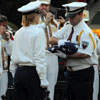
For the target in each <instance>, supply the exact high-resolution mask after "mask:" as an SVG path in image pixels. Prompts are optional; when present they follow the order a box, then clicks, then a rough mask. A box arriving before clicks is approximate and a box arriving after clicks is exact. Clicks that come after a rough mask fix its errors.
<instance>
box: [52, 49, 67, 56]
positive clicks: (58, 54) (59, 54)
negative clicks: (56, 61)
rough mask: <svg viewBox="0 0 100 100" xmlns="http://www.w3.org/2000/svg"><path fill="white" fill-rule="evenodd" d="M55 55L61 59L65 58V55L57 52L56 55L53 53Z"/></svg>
mask: <svg viewBox="0 0 100 100" xmlns="http://www.w3.org/2000/svg"><path fill="white" fill-rule="evenodd" d="M53 54H55V55H56V56H59V57H61V58H67V55H66V54H65V53H63V52H61V51H59V50H57V53H53Z"/></svg>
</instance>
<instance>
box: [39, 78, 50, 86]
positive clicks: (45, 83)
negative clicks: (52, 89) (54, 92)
mask: <svg viewBox="0 0 100 100" xmlns="http://www.w3.org/2000/svg"><path fill="white" fill-rule="evenodd" d="M48 85H49V82H48V81H47V80H46V79H42V80H41V87H42V88H47V87H48Z"/></svg>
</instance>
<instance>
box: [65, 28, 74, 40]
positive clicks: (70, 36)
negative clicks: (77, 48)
mask: <svg viewBox="0 0 100 100" xmlns="http://www.w3.org/2000/svg"><path fill="white" fill-rule="evenodd" d="M73 33H74V28H73V27H72V31H71V33H70V35H69V37H68V39H67V40H69V41H70V42H71V39H72V35H73Z"/></svg>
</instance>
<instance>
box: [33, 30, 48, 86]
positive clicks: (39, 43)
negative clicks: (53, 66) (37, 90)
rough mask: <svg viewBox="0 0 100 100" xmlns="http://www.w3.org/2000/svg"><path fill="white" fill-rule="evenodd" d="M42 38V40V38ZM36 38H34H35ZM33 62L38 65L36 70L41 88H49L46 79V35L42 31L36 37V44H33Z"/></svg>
mask: <svg viewBox="0 0 100 100" xmlns="http://www.w3.org/2000/svg"><path fill="white" fill-rule="evenodd" d="M40 37H41V38H40ZM33 38H34V37H33ZM33 45H34V47H33V60H34V62H35V65H36V70H37V73H38V75H39V78H40V81H41V86H42V87H47V86H48V84H49V83H48V81H47V79H46V75H47V74H46V70H47V63H46V51H45V48H46V43H45V33H44V31H43V30H42V29H41V31H40V30H39V31H38V33H37V35H36V36H35V43H34V42H33Z"/></svg>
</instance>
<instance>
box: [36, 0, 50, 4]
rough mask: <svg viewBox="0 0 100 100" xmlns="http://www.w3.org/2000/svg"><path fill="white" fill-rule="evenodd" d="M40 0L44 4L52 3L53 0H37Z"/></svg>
mask: <svg viewBox="0 0 100 100" xmlns="http://www.w3.org/2000/svg"><path fill="white" fill-rule="evenodd" d="M37 1H40V2H41V3H42V4H50V3H51V0H37Z"/></svg>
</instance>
